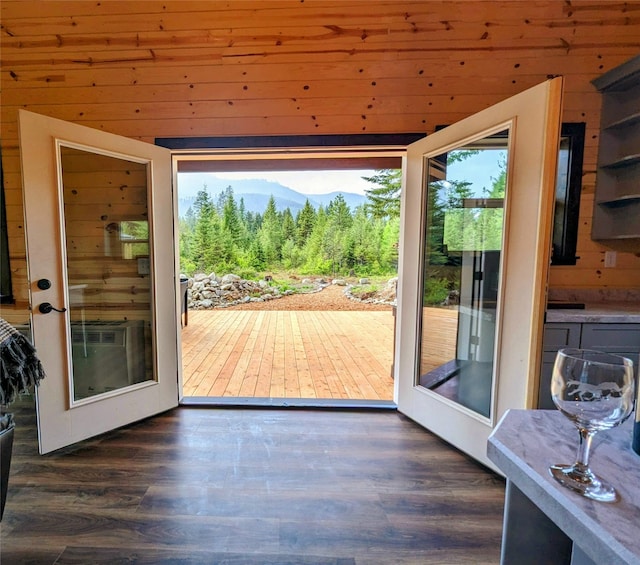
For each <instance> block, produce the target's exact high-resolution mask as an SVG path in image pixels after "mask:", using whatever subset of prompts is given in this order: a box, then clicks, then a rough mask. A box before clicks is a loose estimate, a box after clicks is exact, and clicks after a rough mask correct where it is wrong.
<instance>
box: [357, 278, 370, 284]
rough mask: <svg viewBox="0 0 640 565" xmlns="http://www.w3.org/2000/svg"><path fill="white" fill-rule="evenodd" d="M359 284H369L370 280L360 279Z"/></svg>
mask: <svg viewBox="0 0 640 565" xmlns="http://www.w3.org/2000/svg"><path fill="white" fill-rule="evenodd" d="M358 282H359V283H360V284H369V279H360V280H359V281H358Z"/></svg>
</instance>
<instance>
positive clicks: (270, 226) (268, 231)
mask: <svg viewBox="0 0 640 565" xmlns="http://www.w3.org/2000/svg"><path fill="white" fill-rule="evenodd" d="M258 236H259V238H260V244H261V245H262V249H263V251H264V256H265V259H266V261H267V265H271V264H273V263H276V262H277V261H279V260H280V257H281V253H282V225H281V222H280V217H279V215H278V211H277V209H276V200H275V198H274V197H273V195H271V196H270V198H269V202H268V203H267V208H266V209H265V211H264V216H263V217H262V226H261V227H260V230H259V232H258Z"/></svg>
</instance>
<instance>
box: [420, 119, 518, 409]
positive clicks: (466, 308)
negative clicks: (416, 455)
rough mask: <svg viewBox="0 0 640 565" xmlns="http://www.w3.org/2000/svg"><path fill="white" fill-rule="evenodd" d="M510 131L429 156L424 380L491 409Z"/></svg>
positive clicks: (446, 394) (422, 352) (422, 335)
mask: <svg viewBox="0 0 640 565" xmlns="http://www.w3.org/2000/svg"><path fill="white" fill-rule="evenodd" d="M507 144H508V130H505V131H503V132H500V133H498V134H495V135H493V136H491V137H490V138H486V139H482V140H479V141H476V142H473V143H471V144H469V145H467V146H465V147H460V148H457V149H455V150H453V151H449V152H448V153H445V154H442V155H438V156H436V157H432V158H430V159H428V160H427V163H426V167H425V171H426V173H425V174H426V177H425V184H426V201H425V206H426V210H425V222H424V233H423V237H424V244H423V246H424V266H423V267H424V269H423V279H422V304H421V306H422V308H421V316H420V340H419V348H420V352H419V353H420V354H419V360H420V361H419V374H418V382H419V384H420V385H421V386H423V387H426V388H428V389H430V390H431V391H433V392H435V393H437V394H439V395H442V396H444V397H446V398H449V399H450V400H453V401H454V402H457V403H459V404H461V405H462V406H465V407H467V408H469V409H471V410H473V411H475V412H477V413H479V414H481V415H482V416H485V417H489V416H490V414H491V398H492V390H493V386H492V383H493V373H494V345H495V337H496V308H497V303H498V288H499V281H500V255H501V250H502V239H503V224H504V213H503V212H504V208H503V206H504V199H505V191H506V186H507V183H506V179H507V149H506V148H507Z"/></svg>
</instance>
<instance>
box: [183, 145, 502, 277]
mask: <svg viewBox="0 0 640 565" xmlns="http://www.w3.org/2000/svg"><path fill="white" fill-rule="evenodd" d="M478 153H479V151H478V150H459V151H452V152H449V153H448V154H447V155H446V156H443V157H444V159H445V161H444V163H446V166H448V165H451V164H453V163H456V162H461V161H464V160H466V159H469V158H470V157H473V156H474V155H476V154H478ZM497 171H498V175H497V177H495V178H492V183H491V187H490V188H485V189H483V191H482V194H481V195H477V196H474V192H473V190H472V188H471V183H470V182H468V181H466V180H456V179H452V178H450V177H449V178H446V176H445V179H446V180H445V179H443V180H438V179H437V178H431V179H430V182H429V186H428V191H427V201H426V215H427V221H426V233H425V234H424V238H425V254H426V256H425V260H426V262H427V264H429V265H447V264H449V265H452V264H455V263H458V259H459V257H460V253H461V252H462V251H468V250H479V251H487V250H493V249H500V247H501V242H502V231H503V230H502V222H503V218H502V199H503V198H504V194H505V181H506V163H505V162H504V161H503V162H501V163H500V164H499V167H498V169H497ZM401 174H402V173H401V171H400V170H399V169H384V170H378V171H375V173H374V175H372V176H371V177H363V178H364V179H365V180H366V181H368V182H369V183H370V184H371V188H370V189H368V190H366V191H365V195H366V201H365V203H364V204H363V205H360V206H358V207H356V208H355V209H354V210H351V209H350V208H349V206H348V205H347V203H346V201H345V199H344V198H343V196H342V195H338V196H336V197H335V198H334V199H333V200H332V201H331V202H330V203H329V204H328V205H327V206H326V207H325V206H319V207H318V208H314V207H313V206H312V205H311V203H310V202H309V200H307V201H306V202H305V205H304V206H303V208H302V209H301V210H300V211H299V212H297V213H296V214H295V216H294V214H293V213H292V212H291V209H290V208H285V209H284V210H283V211H278V210H277V208H276V202H275V198H274V197H273V195H272V196H271V197H270V198H269V201H268V203H267V206H266V208H265V210H264V212H262V213H256V212H251V211H248V210H246V208H245V203H244V199H243V198H240V199H239V200H237V199H236V196H235V195H234V192H233V187H232V186H228V187H227V188H226V189H225V190H224V191H222V192H221V193H220V194H219V195H218V196H217V198H216V199H215V200H214V199H213V198H212V197H211V195H210V194H209V192H208V191H207V187H206V185H205V186H203V188H202V189H201V190H200V191H199V192H198V194H197V196H196V199H195V201H194V204H193V206H192V207H190V208H189V210H188V211H187V213H186V215H185V217H183V218H181V219H180V268H181V271H182V272H183V273H185V274H187V275H191V274H193V273H196V272H235V273H237V274H239V275H241V276H244V277H246V278H252V277H254V276H255V274H256V273H260V272H264V271H274V272H277V271H280V270H287V271H294V272H297V273H300V274H310V275H328V276H337V275H347V274H349V273H351V274H355V275H357V276H365V275H366V276H376V275H377V276H393V275H395V274H396V272H397V266H398V240H399V233H400V192H401V184H402V177H401ZM474 201H477V204H474Z"/></svg>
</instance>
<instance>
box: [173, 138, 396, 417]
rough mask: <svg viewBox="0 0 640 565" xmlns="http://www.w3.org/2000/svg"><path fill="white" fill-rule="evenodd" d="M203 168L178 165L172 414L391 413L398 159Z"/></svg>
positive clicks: (383, 156)
mask: <svg viewBox="0 0 640 565" xmlns="http://www.w3.org/2000/svg"><path fill="white" fill-rule="evenodd" d="M210 157H211V155H207V156H206V158H205V156H203V155H198V156H197V157H196V158H193V157H192V158H191V159H186V160H184V156H180V158H178V159H177V167H176V170H177V187H178V189H177V202H178V216H179V227H180V234H179V241H180V272H181V279H182V285H183V289H184V290H185V291H186V292H185V296H184V301H185V304H186V307H185V314H186V315H183V327H182V331H181V337H182V393H183V402H184V403H206V404H232V405H235V404H239V405H268V406H273V405H286V406H291V405H298V406H310V405H312V406H375V407H393V408H395V403H394V401H393V400H394V379H393V366H394V359H393V357H394V333H395V331H394V330H395V305H396V302H395V300H396V296H395V294H396V283H397V257H398V234H399V199H400V183H401V170H400V166H401V162H402V154H401V152H399V151H398V150H394V151H393V152H392V154H389V152H386V153H384V152H380V151H378V152H376V154H373V153H372V152H366V154H364V155H363V154H362V153H360V154H356V152H354V151H353V150H351V151H350V152H349V153H348V154H347V153H346V152H345V153H341V154H336V151H335V150H333V151H332V152H331V154H329V153H327V152H320V153H319V152H317V151H315V152H313V154H312V153H310V152H303V153H302V155H300V154H299V155H298V156H297V157H298V158H297V159H296V158H295V157H294V158H292V156H291V153H290V152H289V153H288V154H287V155H285V157H286V158H282V157H280V158H278V159H274V157H273V155H272V153H271V152H269V154H268V155H265V154H261V155H259V156H258V158H256V155H255V154H253V155H251V157H250V158H248V159H247V156H246V155H245V156H244V157H245V158H244V160H242V161H239V160H238V159H229V155H228V154H224V155H217V157H218V158H217V159H213V160H211V159H210ZM265 157H266V158H265ZM390 165H391V166H390ZM382 167H384V168H382ZM375 198H377V199H378V200H377V201H376V200H375ZM181 294H182V292H181Z"/></svg>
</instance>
